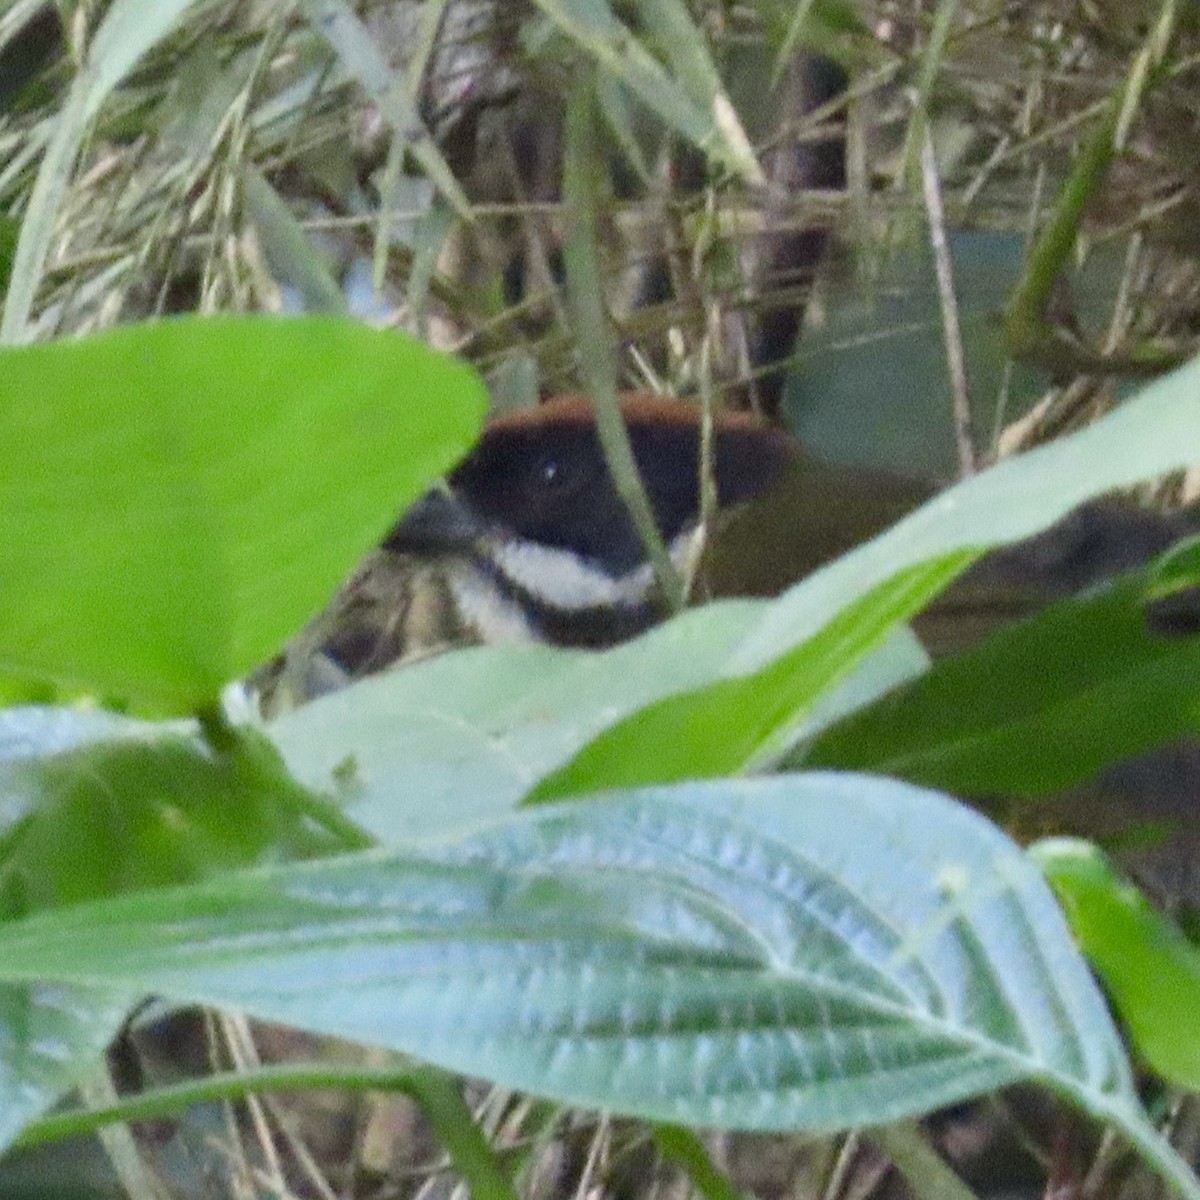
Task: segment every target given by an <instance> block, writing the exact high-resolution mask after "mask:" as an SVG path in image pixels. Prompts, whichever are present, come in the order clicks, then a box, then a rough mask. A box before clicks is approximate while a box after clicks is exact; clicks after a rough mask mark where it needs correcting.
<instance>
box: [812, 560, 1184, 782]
mask: <svg viewBox="0 0 1200 1200" xmlns="http://www.w3.org/2000/svg"><path fill="white" fill-rule="evenodd" d="M1159 577H1160V569H1159V568H1158V567H1154V568H1151V569H1149V570H1148V571H1147V572H1145V573H1144V574H1137V575H1133V576H1130V577H1127V578H1123V579H1121V580H1119V581H1117V582H1115V583H1113V584H1112V585H1111V586H1109V587H1107V588H1105V589H1104V590H1102V591H1100V592H1097V593H1093V594H1091V595H1087V596H1082V597H1078V598H1073V599H1069V600H1063V601H1060V602H1059V603H1058V604H1055V605H1052V606H1051V607H1050V608H1048V609H1047V610H1046V611H1045V612H1043V613H1041V614H1039V615H1038V616H1037V617H1035V618H1033V619H1032V620H1030V621H1027V622H1025V623H1024V624H1021V625H1018V626H1015V627H1013V628H1012V629H1007V630H1003V631H1001V632H1000V633H998V634H996V635H995V636H994V637H992V638H991V639H989V640H988V641H987V642H985V643H984V644H983V645H981V646H980V647H979V648H978V649H976V650H973V651H970V652H968V653H966V654H963V655H960V656H958V657H957V658H952V659H948V660H946V661H945V662H941V663H939V664H937V666H935V667H934V668H933V670H932V671H931V672H929V674H927V675H925V676H923V677H922V678H920V679H918V680H915V681H913V682H911V683H909V684H908V685H906V686H904V687H902V688H900V689H898V690H897V691H895V692H893V693H891V694H890V695H888V696H885V697H883V699H881V700H879V701H877V702H876V703H875V704H874V705H872V706H871V707H870V708H867V709H865V710H863V711H860V712H858V713H855V714H853V715H852V716H850V717H849V718H847V719H846V720H845V721H843V722H841V723H840V724H838V725H836V726H834V727H833V728H831V729H829V730H827V731H826V732H825V733H824V734H823V735H822V736H821V737H820V738H819V739H818V741H817V743H816V745H815V746H814V747H813V748H812V750H811V752H810V753H809V755H808V756H807V758H806V760H805V761H806V763H808V764H810V765H815V766H824V767H849V768H851V769H857V770H870V771H880V772H883V773H884V774H888V775H898V776H901V777H903V778H905V779H909V780H911V781H913V782H915V783H926V784H930V785H932V786H935V787H941V788H945V789H946V790H947V791H951V792H954V793H955V794H957V795H973V796H979V795H987V794H995V793H997V792H1002V793H1004V794H1006V795H1014V796H1036V795H1047V794H1050V793H1053V792H1056V791H1061V790H1062V789H1063V788H1066V787H1069V786H1071V785H1073V784H1077V783H1082V782H1083V781H1084V780H1086V779H1088V778H1089V777H1090V776H1092V775H1093V774H1094V773H1095V772H1096V771H1097V770H1099V768H1101V767H1103V766H1106V765H1107V764H1109V763H1112V762H1115V761H1118V760H1120V759H1123V758H1128V757H1130V756H1131V755H1134V754H1137V753H1139V752H1141V751H1143V750H1149V749H1153V748H1154V747H1156V746H1160V745H1162V744H1164V743H1166V742H1168V741H1171V740H1172V739H1173V738H1177V737H1181V736H1183V735H1184V734H1186V733H1194V732H1195V731H1196V730H1197V728H1198V727H1200V683H1198V680H1200V638H1197V637H1196V636H1194V633H1195V632H1196V631H1197V629H1198V628H1200V612H1197V611H1195V610H1196V609H1197V599H1196V597H1195V596H1194V595H1193V596H1192V597H1191V598H1190V605H1191V608H1192V610H1193V611H1192V612H1191V615H1190V619H1191V625H1192V630H1193V634H1192V636H1186V635H1185V636H1179V635H1175V636H1166V635H1165V633H1164V631H1162V630H1161V629H1159V628H1157V627H1156V621H1155V618H1154V616H1153V610H1150V609H1149V605H1150V603H1151V601H1152V600H1154V599H1159V600H1160V601H1161V600H1163V599H1164V598H1163V597H1161V596H1160V595H1159V593H1158V589H1157V588H1156V586H1155V585H1156V581H1157V580H1158V579H1159ZM1180 599H1182V600H1186V599H1187V598H1186V597H1184V598H1180ZM1159 613H1160V614H1161V616H1160V620H1169V619H1171V614H1169V612H1168V610H1166V609H1159ZM1180 615H1187V614H1186V613H1183V614H1180Z"/></svg>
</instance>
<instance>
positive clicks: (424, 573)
mask: <svg viewBox="0 0 1200 1200" xmlns="http://www.w3.org/2000/svg"><path fill="white" fill-rule="evenodd" d="M621 411H622V416H623V417H624V420H625V423H626V427H627V429H628V431H629V438H630V443H631V446H632V450H633V455H634V459H635V461H636V463H637V467H638V471H639V474H640V475H641V478H642V481H643V483H644V485H645V488H646V492H647V496H648V499H649V501H650V506H651V509H652V511H653V514H654V519H655V522H656V524H657V526H658V529H659V532H660V533H661V535H662V537H663V540H664V541H665V543H666V544H667V547H668V549H669V551H670V553H671V555H672V557H673V559H674V560H675V561H676V564H677V565H680V566H684V565H685V564H686V561H687V560H688V558H689V554H690V552H691V550H692V548H693V546H694V544H695V540H696V539H695V534H696V530H697V527H698V523H699V521H700V514H701V509H702V504H701V496H702V479H703V474H704V465H703V458H704V454H705V451H704V449H703V444H704V437H703V434H702V427H701V422H700V418H699V412H698V410H697V409H695V408H693V407H691V406H688V405H685V404H683V403H681V402H678V401H669V400H662V399H657V398H654V397H648V396H641V395H628V396H625V397H624V398H623V399H622V405H621ZM796 454H797V448H796V445H795V443H794V442H793V441H792V439H791V438H790V437H788V436H787V435H786V434H784V433H782V432H780V431H778V430H775V429H771V428H769V427H767V426H764V425H763V424H761V423H760V422H758V421H756V420H754V419H753V418H750V417H747V416H742V415H723V416H721V417H719V418H718V419H717V420H716V421H715V423H714V426H713V431H712V436H711V440H710V442H709V451H708V458H709V477H710V478H711V480H712V482H713V484H714V485H715V493H716V502H717V506H718V507H720V508H722V509H724V508H728V507H729V506H736V505H740V504H743V503H745V502H747V501H751V500H755V499H757V498H758V497H760V496H762V495H764V494H765V493H766V492H767V491H768V490H770V489H771V488H772V487H773V486H774V485H775V484H777V483H778V482H779V480H780V478H781V477H782V476H783V475H784V474H785V472H786V470H787V468H788V467H789V465H790V464H791V463H792V462H793V461H794V460H795V457H796ZM665 611H666V610H665V607H664V604H663V602H662V600H661V597H660V595H659V592H658V589H657V587H656V581H655V576H654V572H653V570H652V568H651V566H650V564H649V562H648V556H647V553H646V550H645V547H644V546H643V544H642V539H641V537H640V536H639V534H638V532H637V530H636V528H635V526H634V524H633V521H632V520H631V518H630V516H629V514H628V512H627V510H626V507H625V504H624V502H623V500H622V499H621V497H620V495H619V494H618V491H617V489H616V487H615V485H614V483H613V481H612V479H611V477H610V474H609V471H608V468H607V465H606V462H605V458H604V454H603V451H602V449H601V445H600V439H599V435H598V433H597V429H596V424H595V420H594V417H593V414H592V409H591V406H590V404H589V403H588V402H587V401H586V400H585V399H583V398H580V397H560V398H558V399H556V400H552V401H549V402H547V403H545V404H543V405H540V406H539V407H537V408H535V409H529V410H524V411H521V412H519V413H514V414H510V415H506V416H502V417H500V418H498V419H496V420H493V421H492V422H491V423H490V424H489V426H488V428H487V430H486V431H485V433H484V436H483V438H482V440H481V441H480V443H479V445H478V446H477V447H476V448H475V450H474V451H473V452H472V454H471V455H470V456H469V457H468V458H467V459H466V460H465V461H464V462H463V463H462V464H460V466H459V467H458V468H457V469H456V470H455V471H454V472H453V474H452V475H451V476H450V478H449V479H448V481H447V487H446V489H445V490H440V491H434V492H431V493H429V494H428V495H427V496H425V497H424V498H423V499H422V500H420V501H418V502H417V504H416V505H414V506H413V507H412V508H411V509H410V510H409V511H408V512H407V513H406V514H405V515H404V516H403V517H402V518H401V520H400V521H399V522H398V523H397V525H396V526H395V527H394V528H393V529H392V531H391V532H390V533H389V535H388V536H387V538H386V539H385V540H384V542H383V544H382V545H381V547H380V548H379V550H378V551H377V552H376V553H375V554H373V555H372V556H371V557H370V558H369V559H368V560H367V562H366V563H364V564H363V566H362V567H361V568H360V570H359V571H358V572H357V574H356V575H355V576H354V578H352V579H351V580H350V582H349V583H348V584H347V585H346V587H345V588H343V590H342V592H341V593H340V594H339V596H338V597H337V598H336V599H335V601H334V604H333V605H332V606H331V609H330V610H329V611H328V612H327V613H326V614H324V616H323V617H322V619H321V620H322V622H323V629H324V631H325V632H324V636H323V637H322V639H321V640H320V645H321V650H322V653H324V654H325V655H326V656H327V657H328V658H329V659H331V660H332V661H333V662H334V663H336V664H337V666H338V668H340V670H341V671H343V672H345V673H346V674H347V675H349V676H350V677H357V676H359V675H363V674H368V673H370V672H372V671H376V670H379V669H381V668H382V667H385V666H388V665H390V664H391V663H393V662H396V661H398V660H400V659H410V658H412V657H415V656H419V655H423V654H425V653H428V652H431V651H432V650H435V649H441V648H444V647H446V646H449V645H459V644H470V643H478V642H499V641H511V640H519V639H526V640H537V641H544V642H550V643H554V644H556V645H564V646H590V647H600V646H607V645H612V644H614V643H616V642H619V641H622V640H624V639H626V638H629V637H632V636H634V635H636V634H637V633H640V632H641V631H642V630H644V629H646V628H648V627H649V626H650V625H652V624H653V623H655V622H656V621H657V620H659V619H661V618H662V617H663V616H664V615H665Z"/></svg>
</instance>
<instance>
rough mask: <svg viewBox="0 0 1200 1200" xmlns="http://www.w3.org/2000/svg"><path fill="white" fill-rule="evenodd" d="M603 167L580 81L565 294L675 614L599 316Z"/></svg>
mask: <svg viewBox="0 0 1200 1200" xmlns="http://www.w3.org/2000/svg"><path fill="white" fill-rule="evenodd" d="M604 183H605V179H604V168H603V160H602V158H601V155H600V150H599V147H598V145H597V138H596V98H595V86H594V80H593V78H592V77H591V76H585V77H584V78H582V79H580V80H579V81H577V82H576V84H575V86H574V87H573V88H572V89H571V95H570V98H569V101H568V104H567V132H566V147H565V157H564V162H563V189H564V192H565V195H566V199H567V201H568V205H567V241H566V247H565V255H564V257H565V261H566V269H567V290H568V292H569V294H570V298H571V301H572V307H573V308H574V311H575V322H576V332H577V334H578V337H579V357H580V366H581V369H582V371H583V377H584V380H585V382H586V384H587V389H588V392H589V393H590V395H591V398H592V405H593V409H594V411H595V414H596V430H597V432H598V433H599V435H600V445H601V447H602V449H603V450H604V458H605V461H606V462H607V464H608V469H609V472H610V473H611V475H612V480H613V484H614V486H615V487H616V489H617V493H618V494H619V495H620V497H621V499H622V500H623V501H624V503H625V507H626V508H627V509H628V511H629V515H630V517H631V518H632V520H633V524H634V527H635V528H636V529H637V531H638V535H639V536H640V537H641V539H642V544H643V545H644V546H645V547H646V552H647V554H648V555H649V558H650V562H651V564H652V565H653V567H654V575H655V578H656V579H657V581H658V586H659V588H660V589H661V590H662V593H663V596H664V598H665V599H666V601H667V603H668V604H669V605H670V606H671V608H672V609H673V610H676V611H678V610H679V609H681V608H682V607H683V603H684V587H683V580H682V579H681V578H680V576H679V572H678V571H677V570H676V568H675V564H674V563H673V562H672V561H671V556H670V554H669V553H668V552H667V547H666V545H665V544H664V543H663V539H662V534H661V533H659V530H658V526H657V524H656V523H655V520H654V512H653V509H652V508H651V506H650V498H649V496H648V495H647V494H646V487H645V484H644V483H643V482H642V478H641V476H640V475H639V474H638V469H637V463H636V461H635V460H634V457H633V448H632V446H631V445H630V441H629V431H628V430H627V429H626V428H625V422H624V420H623V419H622V417H621V406H620V402H619V400H618V397H617V379H616V367H615V364H614V363H613V358H612V350H611V336H610V333H609V327H608V318H607V315H606V313H605V311H604V301H603V290H602V279H601V273H600V262H599V256H598V254H597V253H596V236H597V230H598V228H599V209H598V205H597V200H598V197H599V195H600V194H601V192H602V191H603V190H604Z"/></svg>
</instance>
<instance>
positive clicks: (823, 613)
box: [534, 360, 1200, 799]
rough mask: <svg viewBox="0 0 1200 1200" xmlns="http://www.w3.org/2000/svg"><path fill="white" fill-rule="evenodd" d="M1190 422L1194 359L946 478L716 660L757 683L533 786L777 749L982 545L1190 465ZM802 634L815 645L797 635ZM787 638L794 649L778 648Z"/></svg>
mask: <svg viewBox="0 0 1200 1200" xmlns="http://www.w3.org/2000/svg"><path fill="white" fill-rule="evenodd" d="M1196 427H1200V360H1196V361H1194V362H1192V363H1190V364H1188V366H1186V367H1184V368H1182V369H1181V370H1179V371H1176V372H1174V373H1173V374H1172V375H1169V376H1164V377H1163V378H1162V379H1160V380H1158V381H1156V382H1155V383H1153V384H1151V385H1150V386H1149V387H1148V388H1146V389H1145V390H1144V391H1143V392H1142V393H1141V395H1140V396H1139V397H1138V399H1136V400H1134V401H1130V402H1129V403H1127V404H1126V405H1125V406H1124V407H1122V408H1121V409H1119V410H1118V411H1117V412H1115V413H1113V414H1111V415H1110V416H1108V417H1107V418H1105V419H1104V420H1103V421H1100V422H1098V423H1097V424H1095V425H1092V426H1090V427H1089V428H1087V429H1085V430H1082V431H1081V432H1079V433H1077V434H1074V435H1073V436H1071V437H1068V438H1063V439H1061V440H1060V441H1058V442H1055V443H1053V444H1052V445H1047V446H1043V447H1041V448H1039V449H1037V450H1034V451H1031V452H1030V453H1028V454H1025V455H1023V456H1021V457H1020V458H1017V459H1006V460H1005V461H1003V462H1001V463H1000V464H998V465H997V466H995V467H993V468H992V469H991V470H989V471H984V472H982V473H980V474H978V475H975V476H972V477H971V478H969V479H967V480H964V481H963V482H961V483H959V484H957V485H956V486H955V487H952V488H949V489H948V490H947V491H945V492H943V493H941V495H939V496H938V497H936V498H935V499H934V500H932V501H930V502H929V503H928V504H926V505H924V506H923V507H922V508H920V509H918V510H917V511H916V512H915V513H913V514H912V515H911V516H909V517H906V518H904V519H903V520H902V521H900V522H899V524H897V525H895V526H894V527H893V528H892V529H890V530H888V532H886V533H884V534H882V535H880V536H879V537H877V538H875V539H874V540H873V541H870V542H868V543H867V544H866V545H864V546H861V547H860V548H859V549H857V550H855V551H853V552H852V553H850V554H847V555H844V556H843V557H842V558H840V559H838V560H837V561H836V562H834V563H831V564H829V565H828V566H826V567H824V568H822V569H821V570H819V571H817V572H815V573H814V574H813V575H811V576H809V578H807V579H805V580H804V581H803V582H801V583H799V584H797V585H796V586H795V587H793V588H791V589H790V590H789V591H788V592H786V593H784V595H783V596H781V597H780V598H779V599H778V600H777V601H775V603H774V604H773V605H772V607H771V608H770V609H769V610H768V611H767V612H766V614H765V615H764V617H763V619H762V621H761V622H760V623H759V626H758V628H757V630H756V631H755V632H754V633H753V634H752V635H751V636H749V637H748V638H747V639H746V641H745V642H744V644H743V645H742V646H741V647H740V648H739V650H738V652H737V653H736V654H735V655H734V656H733V658H732V659H731V660H730V661H729V662H728V663H726V664H725V666H724V668H723V670H722V674H723V675H724V676H737V675H746V674H747V673H749V672H753V671H757V672H759V674H758V676H757V681H756V684H755V685H752V684H749V683H747V684H744V685H743V684H740V683H730V682H729V681H728V680H727V679H724V680H718V681H716V682H714V683H713V684H712V686H711V687H710V688H709V689H707V690H706V691H702V692H699V693H698V694H697V695H695V696H684V697H680V698H677V699H672V700H669V701H665V702H663V703H662V704H661V705H659V706H658V708H657V709H656V710H654V711H651V712H648V713H645V714H634V715H632V716H628V715H627V716H624V717H623V719H622V720H621V723H620V724H618V725H616V726H615V727H614V728H612V729H609V730H606V731H605V732H604V733H601V734H600V735H599V736H598V737H597V738H596V740H595V742H594V743H593V744H592V745H589V746H587V747H585V748H584V749H583V751H581V753H580V755H579V758H578V760H577V762H576V763H573V764H571V765H570V766H568V767H567V768H565V769H564V770H563V771H562V772H561V773H560V774H559V775H558V776H557V777H556V778H553V779H550V780H547V781H546V782H545V783H544V784H542V785H539V787H538V789H536V791H535V792H534V796H535V798H538V799H548V798H550V797H552V796H556V795H564V794H569V793H575V792H577V791H579V790H581V789H597V788H602V787H606V786H611V785H612V784H614V783H618V782H619V783H622V784H629V783H633V782H655V781H666V780H669V779H675V778H693V779H695V778H702V777H706V776H711V775H719V774H724V773H727V772H729V771H731V770H737V769H741V768H744V767H746V766H750V765H752V764H754V763H755V762H758V761H760V760H761V759H763V758H766V757H771V756H774V755H777V754H779V753H781V752H782V751H783V750H785V749H786V748H787V744H788V741H789V738H793V739H794V737H796V736H798V735H799V734H800V733H801V732H803V733H804V734H806V735H807V734H811V733H813V732H815V729H814V727H813V724H812V723H811V722H810V723H809V724H808V726H807V727H804V726H802V725H801V721H802V719H803V718H804V717H805V716H806V715H807V713H808V712H809V711H810V708H811V706H812V705H813V704H814V703H815V702H816V700H817V699H818V693H819V691H820V689H822V688H827V687H828V686H829V685H830V684H831V683H833V682H835V681H837V680H838V679H840V678H843V677H844V676H845V675H846V674H847V673H848V672H849V670H850V668H851V667H852V666H854V665H855V663H856V661H857V660H858V659H860V658H861V657H862V656H863V655H864V654H865V653H866V652H867V651H868V650H870V649H871V648H873V647H874V646H877V645H878V644H880V642H881V640H882V638H883V635H884V634H885V633H886V632H887V631H888V630H889V629H890V628H891V627H892V626H893V625H894V624H895V623H896V622H898V621H903V620H905V619H907V617H909V616H911V615H913V614H915V613H916V612H917V611H919V609H920V608H921V606H922V605H923V604H924V603H926V602H928V601H929V600H930V599H931V598H932V597H933V596H934V595H936V594H937V592H938V591H939V590H940V589H941V588H942V587H944V586H945V585H946V584H948V583H949V582H951V581H952V580H953V578H954V577H955V575H956V574H957V573H958V572H959V571H961V570H962V569H963V568H965V567H966V566H967V565H968V564H969V563H970V562H971V561H973V559H974V558H976V557H978V555H979V554H980V553H982V552H983V550H984V549H986V548H989V547H991V546H995V545H1001V544H1004V543H1007V542H1014V541H1020V540H1022V539H1024V538H1027V537H1030V536H1032V535H1033V534H1035V533H1038V532H1040V531H1041V530H1043V529H1044V528H1046V527H1047V526H1048V525H1051V524H1053V523H1054V522H1055V521H1057V520H1060V519H1061V518H1062V517H1064V516H1065V515H1066V514H1067V513H1068V512H1070V511H1071V509H1073V508H1074V507H1075V506H1076V505H1078V504H1079V503H1080V502H1081V501H1083V500H1087V499H1089V498H1091V497H1093V496H1095V495H1097V494H1100V493H1103V492H1107V491H1109V490H1111V489H1112V488H1115V487H1121V486H1127V485H1129V484H1132V483H1135V482H1137V481H1138V480H1139V479H1142V478H1146V477H1148V476H1152V475H1156V474H1160V473H1162V472H1164V471H1168V470H1172V469H1175V468H1178V467H1182V466H1185V465H1186V464H1187V462H1188V461H1189V458H1190V456H1191V454H1192V453H1193V450H1192V448H1191V438H1192V432H1191V431H1194V429H1195V428H1196ZM923 562H924V563H925V564H926V565H925V566H924V567H920V566H919V564H921V563H923ZM806 638H811V639H813V646H812V647H811V649H809V648H805V647H802V646H799V645H798V643H800V642H802V641H803V640H805V639H806ZM785 647H796V649H794V650H791V649H789V650H787V651H786V654H785V655H783V656H781V654H780V651H781V648H785ZM776 660H779V662H778V665H777V666H776V667H772V668H768V667H767V666H766V664H769V663H773V662H775V661H776ZM793 672H795V673H796V677H795V678H794V679H793V678H792V673H793ZM760 688H761V689H763V690H762V692H761V694H760V691H759V689H760ZM743 713H744V719H743Z"/></svg>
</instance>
